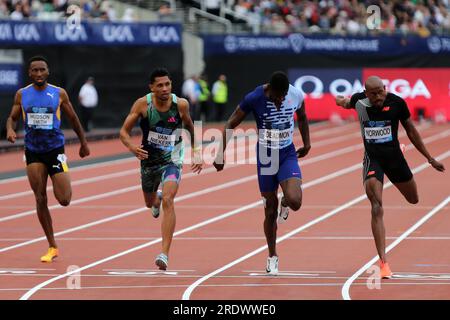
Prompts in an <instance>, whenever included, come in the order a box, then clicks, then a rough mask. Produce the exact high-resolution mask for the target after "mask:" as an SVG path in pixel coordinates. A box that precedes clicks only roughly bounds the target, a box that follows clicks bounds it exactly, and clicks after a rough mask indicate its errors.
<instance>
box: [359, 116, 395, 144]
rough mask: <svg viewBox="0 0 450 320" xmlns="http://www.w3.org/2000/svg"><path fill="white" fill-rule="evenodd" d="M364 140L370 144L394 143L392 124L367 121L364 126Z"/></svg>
mask: <svg viewBox="0 0 450 320" xmlns="http://www.w3.org/2000/svg"><path fill="white" fill-rule="evenodd" d="M364 138H365V139H366V141H367V142H368V143H386V142H389V141H392V127H391V122H390V121H366V122H365V124H364Z"/></svg>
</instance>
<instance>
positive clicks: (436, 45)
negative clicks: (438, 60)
mask: <svg viewBox="0 0 450 320" xmlns="http://www.w3.org/2000/svg"><path fill="white" fill-rule="evenodd" d="M427 44H428V48H429V49H430V51H431V52H433V53H438V52H439V51H441V49H442V43H441V39H439V37H436V36H435V37H431V38H429V39H428V40H427Z"/></svg>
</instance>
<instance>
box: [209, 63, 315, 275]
mask: <svg viewBox="0 0 450 320" xmlns="http://www.w3.org/2000/svg"><path fill="white" fill-rule="evenodd" d="M250 112H251V113H253V115H254V117H255V120H256V124H257V127H258V143H257V171H258V183H259V189H260V191H261V195H262V197H263V201H264V208H265V209H264V212H265V220H264V233H265V236H266V240H267V246H268V249H269V257H268V259H267V266H266V271H267V272H268V273H270V274H277V273H278V255H277V251H276V240H277V220H278V222H279V223H282V222H284V221H285V220H286V219H287V217H288V210H289V208H291V209H292V210H294V211H297V210H298V209H300V206H301V204H302V188H301V182H302V180H301V179H302V174H301V171H300V167H299V165H298V160H297V158H301V157H304V156H306V155H307V154H308V152H309V150H310V149H311V143H310V139H309V126H308V119H307V117H306V113H305V103H304V101H303V95H302V93H301V92H300V91H299V90H298V89H296V88H295V87H294V86H292V85H290V84H289V80H288V77H287V76H286V74H285V73H283V72H280V71H278V72H275V73H273V74H272V76H271V78H270V82H269V83H267V84H264V85H261V86H259V87H257V88H256V89H255V90H254V91H252V92H250V93H249V94H247V95H246V96H245V98H244V100H243V101H242V102H241V103H240V104H239V105H238V107H237V108H236V110H235V111H234V112H233V114H232V115H231V117H230V119H228V122H227V124H226V126H225V129H224V132H223V142H222V143H223V144H222V151H223V152H222V153H221V152H219V153H218V155H217V157H216V160H215V162H214V167H215V168H216V169H217V171H221V170H222V169H223V167H224V159H223V154H224V152H225V148H226V144H227V142H228V140H229V139H230V138H231V135H229V136H228V137H227V135H226V133H227V130H229V129H230V130H232V129H234V128H236V127H237V126H238V125H239V124H240V123H241V122H242V120H244V118H245V117H246V115H247V114H248V113H250ZM295 113H296V114H297V117H298V124H299V129H300V134H301V136H302V140H303V147H301V148H299V149H298V150H297V151H296V150H295V146H294V143H293V134H294V114H295ZM278 185H280V186H281V189H282V190H283V197H282V198H281V205H280V210H279V212H278V197H277V191H278ZM277 216H278V219H277Z"/></svg>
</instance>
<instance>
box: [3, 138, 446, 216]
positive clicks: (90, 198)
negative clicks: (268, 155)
mask: <svg viewBox="0 0 450 320" xmlns="http://www.w3.org/2000/svg"><path fill="white" fill-rule="evenodd" d="M448 133H449V134H450V129H449V130H448ZM362 147H363V145H362V144H358V145H357V146H350V147H348V148H343V149H338V150H334V151H331V152H328V153H325V154H322V155H319V156H316V157H312V158H309V159H307V160H304V161H302V162H301V164H302V166H304V165H308V164H311V163H316V162H319V161H322V160H325V159H330V158H334V157H337V156H339V155H342V154H345V153H350V152H352V151H355V150H358V149H361V148H362ZM252 160H256V158H252V159H250V160H249V161H252ZM235 166H237V164H234V165H228V169H229V168H232V167H235ZM225 168H227V167H225ZM215 171H216V169H215V168H214V167H210V168H207V169H204V170H202V172H201V173H200V175H203V174H207V173H211V172H215ZM193 176H197V174H195V173H192V172H190V173H187V174H186V175H185V176H184V177H183V179H186V178H190V177H193ZM247 177H253V179H256V178H257V176H256V175H255V174H253V175H251V176H247ZM140 189H141V185H140V184H138V185H134V186H131V187H127V188H122V189H117V190H114V191H110V192H105V193H101V194H97V195H93V196H88V197H83V198H80V199H77V200H73V201H72V202H71V204H72V205H74V204H79V203H85V202H88V201H93V200H99V199H104V198H107V197H111V196H116V195H119V194H123V193H127V192H131V191H136V190H140ZM48 208H49V210H54V209H60V208H63V206H61V205H59V204H55V205H52V206H49V207H48ZM35 213H36V209H33V210H28V211H24V212H20V213H16V214H12V215H9V216H6V217H2V218H0V223H1V222H5V221H10V220H14V219H18V218H22V217H25V216H29V215H32V214H35Z"/></svg>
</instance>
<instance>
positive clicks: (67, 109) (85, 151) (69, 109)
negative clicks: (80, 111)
mask: <svg viewBox="0 0 450 320" xmlns="http://www.w3.org/2000/svg"><path fill="white" fill-rule="evenodd" d="M61 110H62V111H63V113H64V114H65V115H66V116H67V118H68V119H69V122H70V125H71V126H72V128H73V131H75V133H76V134H77V136H78V139H79V140H80V144H81V145H80V151H79V155H80V157H81V158H84V157H87V156H88V155H89V154H90V151H89V147H88V145H87V141H86V137H85V136H84V130H83V127H82V126H81V123H80V119H78V116H77V114H76V113H75V110H74V109H73V106H72V103H71V102H70V99H69V96H68V95H67V92H66V90H64V89H62V88H61Z"/></svg>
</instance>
